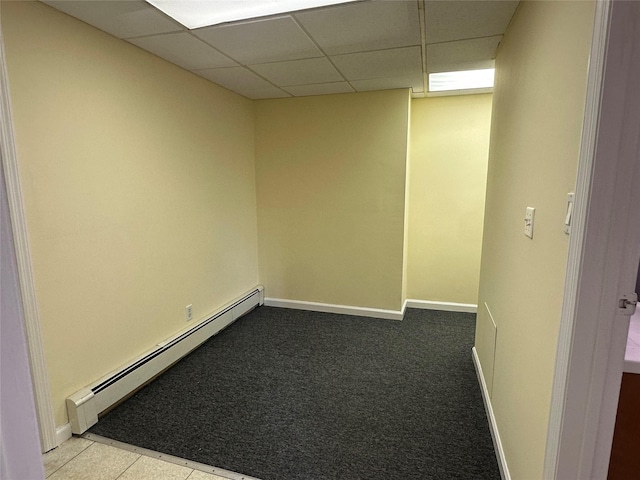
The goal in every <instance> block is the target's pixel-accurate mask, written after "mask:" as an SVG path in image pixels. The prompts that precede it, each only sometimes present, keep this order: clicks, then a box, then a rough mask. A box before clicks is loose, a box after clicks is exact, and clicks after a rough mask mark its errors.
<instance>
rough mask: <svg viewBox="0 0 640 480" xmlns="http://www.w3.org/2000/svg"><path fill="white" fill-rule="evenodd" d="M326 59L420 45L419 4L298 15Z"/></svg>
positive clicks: (370, 5)
mask: <svg viewBox="0 0 640 480" xmlns="http://www.w3.org/2000/svg"><path fill="white" fill-rule="evenodd" d="M294 16H295V18H297V19H298V21H299V22H300V23H301V24H302V26H303V27H304V28H305V29H306V30H307V32H309V34H310V35H311V36H312V37H313V39H314V40H315V41H316V42H317V44H318V45H319V46H320V48H322V50H323V51H324V52H325V53H326V54H327V55H337V54H341V53H351V52H361V51H370V50H381V49H384V48H394V47H405V46H410V45H420V43H421V39H420V20H419V18H420V17H419V15H418V2H415V1H410V2H407V1H393V2H391V1H374V2H358V3H353V4H349V5H342V6H338V7H333V8H325V9H319V10H313V11H309V12H302V13H296V14H295V15H294Z"/></svg>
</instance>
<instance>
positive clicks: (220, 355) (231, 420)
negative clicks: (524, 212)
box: [91, 307, 500, 480]
mask: <svg viewBox="0 0 640 480" xmlns="http://www.w3.org/2000/svg"><path fill="white" fill-rule="evenodd" d="M474 328H475V315H472V314H460V313H450V312H435V311H427V310H413V309H409V310H407V314H406V316H405V319H404V320H403V321H402V322H398V321H393V320H378V319H371V318H362V317H352V316H345V315H333V314H325V313H314V312H303V311H297V310H287V309H279V308H270V307H260V308H258V309H256V310H255V311H253V312H251V313H250V314H248V315H247V316H245V317H243V318H241V319H240V320H238V321H237V322H236V323H234V324H233V325H231V326H230V327H228V328H227V329H226V330H224V331H223V332H221V333H220V334H218V335H217V336H215V337H213V338H212V339H210V340H209V341H207V342H206V343H205V344H203V345H202V346H201V347H200V348H198V349H197V350H195V351H194V352H193V353H191V354H190V355H189V356H188V357H186V358H184V359H183V360H182V361H180V362H179V363H178V364H176V365H175V366H174V367H172V368H171V369H170V370H169V371H167V372H166V373H165V374H163V375H162V376H161V377H160V378H158V379H157V380H155V381H154V382H152V383H151V384H149V385H148V386H146V387H145V388H143V389H141V390H140V391H139V392H138V393H137V394H135V395H134V396H133V397H131V398H130V399H129V400H127V401H126V402H124V403H123V404H122V405H120V406H119V407H117V408H116V409H114V410H113V411H112V412H110V413H109V414H107V415H106V416H105V417H104V418H101V419H100V421H99V422H98V424H97V425H96V426H95V427H93V428H92V429H91V432H92V433H96V434H98V435H102V436H105V437H109V438H112V439H115V440H119V441H121V442H127V443H130V444H133V445H137V446H140V447H144V448H148V449H151V450H156V451H159V452H163V453H166V454H170V455H175V456H178V457H183V458H187V459H190V460H194V461H197V462H201V463H205V464H209V465H213V466H216V467H220V468H224V469H227V470H231V471H234V472H238V473H242V474H246V475H251V476H254V477H258V478H261V479H263V480H297V479H313V480H321V479H327V480H328V479H331V480H334V479H340V480H349V479H384V480H396V479H397V480H400V479H402V480H411V479H416V480H417V479H420V480H424V479H454V478H460V479H474V478H475V479H499V478H500V474H499V471H498V466H497V463H496V459H495V454H494V450H493V444H492V442H491V436H490V433H489V428H488V423H487V419H486V415H485V411H484V407H483V404H482V397H481V394H480V388H479V386H478V381H477V378H476V374H475V370H474V367H473V362H472V359H471V347H472V345H473V336H474Z"/></svg>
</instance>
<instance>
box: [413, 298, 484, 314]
mask: <svg viewBox="0 0 640 480" xmlns="http://www.w3.org/2000/svg"><path fill="white" fill-rule="evenodd" d="M405 306H406V307H407V308H421V309H423V310H441V311H443V312H461V313H477V312H478V305H476V304H474V303H455V302H433V301H429V300H413V299H408V300H407V301H406V302H405Z"/></svg>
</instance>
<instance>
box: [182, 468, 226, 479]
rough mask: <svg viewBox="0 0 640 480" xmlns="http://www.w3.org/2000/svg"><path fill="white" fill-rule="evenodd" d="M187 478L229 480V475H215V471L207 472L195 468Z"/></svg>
mask: <svg viewBox="0 0 640 480" xmlns="http://www.w3.org/2000/svg"><path fill="white" fill-rule="evenodd" d="M187 480H229V479H228V478H227V477H221V476H220V475H214V474H213V473H205V472H201V471H199V470H194V471H193V473H192V474H191V475H189V477H188V478H187Z"/></svg>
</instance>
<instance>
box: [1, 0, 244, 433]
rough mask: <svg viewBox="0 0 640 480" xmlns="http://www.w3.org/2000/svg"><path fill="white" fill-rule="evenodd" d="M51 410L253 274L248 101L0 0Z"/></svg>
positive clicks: (229, 295)
mask: <svg viewBox="0 0 640 480" xmlns="http://www.w3.org/2000/svg"><path fill="white" fill-rule="evenodd" d="M2 29H3V33H4V38H5V44H6V52H7V59H8V70H9V81H10V87H11V97H12V98H11V100H12V103H13V114H14V121H15V132H16V141H17V152H18V160H19V166H20V174H21V178H22V187H23V195H24V201H25V205H26V217H27V224H28V234H29V239H30V243H31V251H32V259H33V267H34V275H35V283H36V289H37V295H38V308H39V312H40V316H41V323H42V329H43V336H44V344H45V350H46V360H47V365H48V370H49V375H50V379H51V386H52V391H53V403H54V409H55V418H56V422H57V424H58V425H61V424H63V423H65V422H66V421H67V419H66V412H65V409H64V398H65V397H66V396H68V395H70V394H72V393H74V392H75V391H76V390H77V389H79V388H80V387H83V386H85V385H87V384H89V383H90V382H92V381H94V380H96V379H97V378H99V377H100V376H102V375H104V374H106V373H108V372H109V371H110V370H112V369H114V368H117V367H118V366H120V365H122V364H123V363H126V362H127V361H129V360H130V359H131V358H132V357H135V356H137V355H139V354H140V353H142V352H143V351H145V350H147V349H149V348H151V347H153V345H154V344H156V343H157V342H159V341H161V340H163V339H164V338H166V337H168V336H170V335H172V334H174V333H175V332H177V331H179V330H181V329H183V328H185V327H186V326H187V324H186V321H185V306H186V305H188V304H193V314H194V319H199V318H202V317H204V316H205V315H206V314H207V313H209V312H211V311H213V310H214V309H216V308H217V307H218V306H220V305H221V304H224V303H226V302H228V301H229V300H231V299H233V298H234V297H235V296H237V295H239V294H240V293H242V292H244V291H246V290H248V289H250V288H252V287H254V286H255V285H256V283H257V239H256V208H255V171H254V162H253V155H254V153H253V106H252V103H251V102H250V101H249V100H246V99H244V98H241V97H239V96H237V95H235V94H232V93H230V92H228V91H226V90H224V89H222V88H219V87H216V86H214V85H213V84H211V83H209V82H207V81H205V80H203V79H200V78H198V77H196V76H194V75H192V74H190V73H187V72H186V71H184V70H181V69H180V68H178V67H175V66H172V65H170V64H168V63H166V62H165V61H163V60H160V59H159V58H157V57H154V56H152V55H150V54H148V53H146V52H143V51H142V50H140V49H138V48H136V47H134V46H132V45H129V44H127V43H126V42H123V41H120V40H117V39H115V38H113V37H111V36H109V35H106V34H104V33H102V32H100V31H98V30H96V29H94V28H92V27H89V26H88V25H86V24H84V23H82V22H79V21H77V20H75V19H73V18H71V17H68V16H66V15H64V14H62V13H59V12H57V11H56V10H54V9H52V8H50V7H48V6H45V5H44V4H41V3H32V2H3V5H2Z"/></svg>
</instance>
